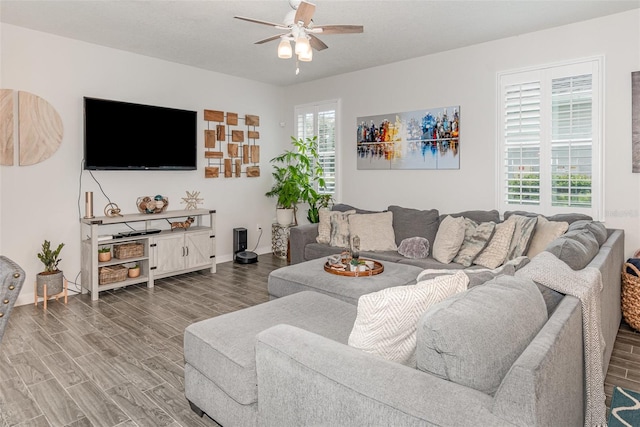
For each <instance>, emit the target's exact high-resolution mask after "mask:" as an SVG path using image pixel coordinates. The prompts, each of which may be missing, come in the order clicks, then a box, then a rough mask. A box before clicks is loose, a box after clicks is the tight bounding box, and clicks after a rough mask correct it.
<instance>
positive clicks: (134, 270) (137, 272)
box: [127, 267, 140, 279]
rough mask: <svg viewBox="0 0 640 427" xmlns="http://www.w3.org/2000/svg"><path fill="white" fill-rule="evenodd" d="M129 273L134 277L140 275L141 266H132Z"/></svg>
mask: <svg viewBox="0 0 640 427" xmlns="http://www.w3.org/2000/svg"><path fill="white" fill-rule="evenodd" d="M127 275H128V276H129V277H130V278H132V279H133V278H135V277H138V276H139V275H140V267H137V268H130V269H129V271H128V272H127Z"/></svg>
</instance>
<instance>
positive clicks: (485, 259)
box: [473, 218, 516, 268]
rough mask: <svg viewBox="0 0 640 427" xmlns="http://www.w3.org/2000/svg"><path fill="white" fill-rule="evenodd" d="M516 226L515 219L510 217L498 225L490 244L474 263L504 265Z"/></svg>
mask: <svg viewBox="0 0 640 427" xmlns="http://www.w3.org/2000/svg"><path fill="white" fill-rule="evenodd" d="M515 228H516V223H515V220H513V219H511V218H510V219H508V220H506V221H505V222H501V223H500V224H498V225H496V228H495V232H494V233H493V236H492V237H491V240H490V241H489V244H488V245H487V247H486V248H484V250H483V251H482V252H480V255H478V256H477V257H476V259H475V260H474V261H473V263H474V264H477V265H481V266H483V267H487V268H496V267H499V266H501V265H502V263H503V262H504V260H505V259H506V258H507V254H508V253H509V247H510V245H511V238H512V237H513V232H514V230H515Z"/></svg>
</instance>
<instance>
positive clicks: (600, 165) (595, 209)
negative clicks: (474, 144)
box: [494, 55, 605, 221]
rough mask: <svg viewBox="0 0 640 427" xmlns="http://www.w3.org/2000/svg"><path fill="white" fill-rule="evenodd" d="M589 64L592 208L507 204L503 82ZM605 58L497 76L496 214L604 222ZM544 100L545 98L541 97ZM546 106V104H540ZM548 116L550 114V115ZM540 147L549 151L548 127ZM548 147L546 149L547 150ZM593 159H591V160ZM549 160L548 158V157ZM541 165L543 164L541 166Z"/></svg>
mask: <svg viewBox="0 0 640 427" xmlns="http://www.w3.org/2000/svg"><path fill="white" fill-rule="evenodd" d="M589 63H591V65H592V67H593V68H592V70H593V72H592V75H593V88H594V89H593V91H592V99H593V103H592V105H593V108H594V110H596V111H595V112H594V122H593V124H592V126H593V128H592V140H593V145H592V150H593V151H592V152H593V155H595V156H597V158H595V159H594V160H595V161H594V162H593V163H592V166H593V169H592V171H591V173H592V194H591V195H592V204H591V207H590V208H578V207H575V206H570V207H557V206H551V202H550V201H549V202H548V203H547V204H545V205H543V204H541V205H518V204H510V205H508V204H506V203H505V201H504V197H503V196H504V190H505V183H504V181H503V176H504V172H505V171H504V165H503V161H504V153H503V151H504V135H503V127H504V108H503V99H502V97H501V95H502V84H503V79H505V78H508V77H509V76H512V75H518V74H525V73H539V72H543V71H552V70H553V69H558V68H560V67H563V68H564V67H571V66H584V65H585V64H589ZM604 81H605V58H604V56H602V55H597V56H590V57H585V58H578V59H573V60H568V61H561V62H554V63H550V64H545V65H538V66H531V67H523V68H518V69H512V70H506V71H501V72H498V73H496V110H495V111H496V138H495V141H496V142H495V147H496V152H495V162H496V168H495V176H494V182H495V192H496V193H495V206H496V208H497V209H498V210H499V211H507V210H511V211H514V210H526V211H530V212H536V213H539V214H541V215H547V216H549V215H554V214H558V213H574V212H580V213H585V214H587V215H590V216H592V217H593V219H594V220H598V221H604V220H605V209H604V200H605V194H604V189H605V182H604V181H605V173H604V164H605V163H604V160H605V159H604V129H605V123H604V107H605V86H604ZM544 97H545V98H547V97H548V96H547V95H544ZM543 102H546V101H543ZM550 105H551V104H550V103H549V104H548V105H546V104H545V105H544V107H543V108H550ZM549 114H550V112H549ZM542 133H543V137H542V139H543V141H544V142H545V143H544V144H543V147H542V150H545V151H546V150H549V151H550V150H551V147H550V144H549V143H548V142H550V139H549V138H550V136H548V135H547V134H548V133H550V127H548V129H547V128H543V129H542ZM547 146H548V147H547ZM593 155H592V156H593ZM547 158H548V157H547ZM542 163H544V162H542ZM540 166H541V170H540V173H541V174H542V173H543V171H545V172H547V171H548V170H550V165H546V164H544V165H543V164H541V165H540Z"/></svg>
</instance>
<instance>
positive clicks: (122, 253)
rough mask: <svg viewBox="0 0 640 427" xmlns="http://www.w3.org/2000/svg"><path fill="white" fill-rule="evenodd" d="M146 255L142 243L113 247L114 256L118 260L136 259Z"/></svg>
mask: <svg viewBox="0 0 640 427" xmlns="http://www.w3.org/2000/svg"><path fill="white" fill-rule="evenodd" d="M143 255H144V245H143V244H142V243H125V244H122V245H116V246H114V247H113V256H114V257H116V258H118V259H127V258H134V257H139V256H143Z"/></svg>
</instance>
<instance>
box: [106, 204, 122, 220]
mask: <svg viewBox="0 0 640 427" xmlns="http://www.w3.org/2000/svg"><path fill="white" fill-rule="evenodd" d="M104 215H105V216H108V217H109V218H114V217H116V216H122V214H121V213H120V208H119V207H118V205H117V204H115V203H111V202H109V203H107V205H106V206H105V207H104Z"/></svg>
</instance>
